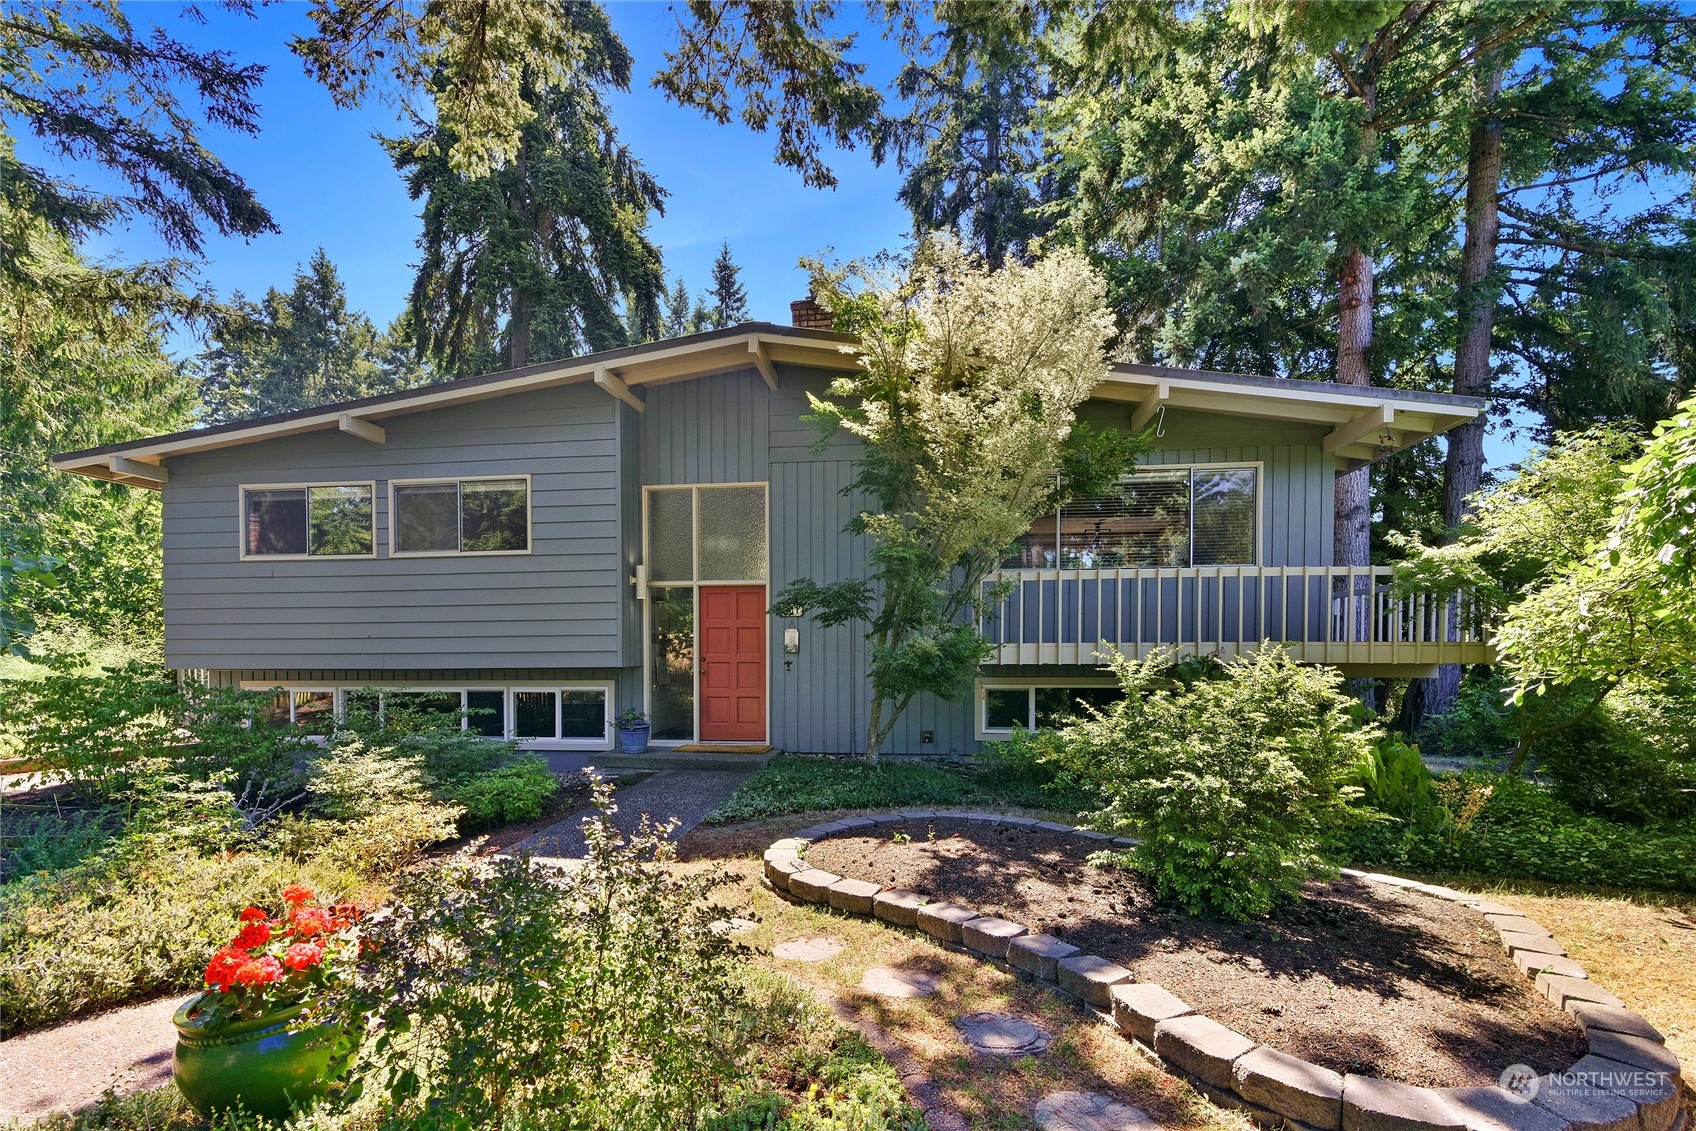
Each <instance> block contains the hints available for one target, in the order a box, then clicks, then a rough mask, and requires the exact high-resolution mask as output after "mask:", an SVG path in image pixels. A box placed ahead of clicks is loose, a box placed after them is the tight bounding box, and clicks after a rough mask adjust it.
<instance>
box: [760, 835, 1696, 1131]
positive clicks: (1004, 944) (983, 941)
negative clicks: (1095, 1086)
mask: <svg viewBox="0 0 1696 1131" xmlns="http://www.w3.org/2000/svg"><path fill="white" fill-rule="evenodd" d="M909 820H911V821H934V820H957V821H978V822H982V823H984V824H989V825H995V824H1004V825H1018V826H1025V827H1035V828H1039V829H1046V830H1049V831H1051V832H1060V833H1070V834H1072V835H1074V836H1077V837H1079V838H1080V839H1081V840H1084V841H1086V842H1096V844H1095V847H1102V846H1105V845H1111V846H1113V847H1118V848H1129V847H1133V846H1134V845H1135V844H1136V842H1135V841H1134V840H1130V839H1128V838H1125V837H1109V836H1107V835H1105V834H1103V833H1099V832H1095V831H1093V830H1090V829H1078V828H1074V827H1072V826H1071V825H1062V824H1056V823H1054V822H1051V821H1037V820H1034V819H1032V818H1029V817H1003V816H994V815H988V814H982V813H960V812H952V811H948V812H943V811H935V812H933V811H930V810H922V811H906V812H899V813H887V814H880V815H877V816H871V817H846V818H843V819H842V820H838V821H832V822H830V823H828V824H824V825H818V826H815V827H813V828H808V829H802V830H801V831H800V832H798V833H796V834H795V835H794V836H791V837H785V838H784V839H782V840H779V841H776V842H775V843H773V844H772V845H771V847H770V848H768V849H767V850H766V853H765V868H764V871H765V878H766V882H767V883H769V884H770V885H771V886H772V888H773V889H774V890H776V891H779V892H782V893H785V894H787V895H789V896H792V897H794V898H796V899H800V900H804V901H807V902H811V903H823V904H828V905H829V906H831V907H834V908H836V909H837V910H839V911H844V912H847V913H849V914H853V915H862V916H867V917H875V918H878V919H881V920H883V921H885V922H887V923H890V924H892V925H894V926H899V927H909V928H914V929H917V930H920V931H923V932H924V933H925V934H927V935H930V936H931V937H932V938H934V939H937V940H938V941H939V942H942V943H944V944H947V945H951V946H956V947H960V948H962V949H965V950H967V951H970V952H971V953H973V954H976V955H978V956H980V957H981V958H984V959H986V960H988V961H991V962H994V963H996V964H997V965H1000V966H1002V967H1003V968H1006V969H1010V970H1013V971H1016V972H1018V973H1021V974H1023V975H1025V976H1027V977H1031V978H1034V979H1037V980H1039V981H1042V982H1047V983H1051V984H1052V985H1054V986H1055V987H1056V988H1058V989H1059V990H1060V991H1061V992H1063V993H1066V994H1069V995H1070V996H1072V997H1074V998H1077V999H1079V1000H1081V1001H1083V1002H1084V1003H1086V1004H1087V1005H1089V1006H1091V1007H1093V1008H1094V1009H1097V1010H1099V1011H1101V1012H1103V1013H1106V1014H1110V1015H1111V1017H1112V1019H1113V1023H1114V1024H1115V1025H1116V1026H1117V1027H1118V1029H1119V1030H1120V1032H1121V1033H1123V1034H1124V1035H1125V1036H1126V1037H1127V1038H1129V1039H1131V1040H1135V1041H1137V1042H1140V1043H1141V1044H1142V1045H1144V1046H1146V1047H1147V1048H1149V1049H1151V1050H1152V1051H1153V1052H1154V1054H1155V1055H1156V1056H1158V1057H1159V1058H1160V1060H1161V1061H1162V1062H1163V1063H1164V1064H1166V1065H1167V1066H1168V1067H1169V1068H1170V1069H1171V1070H1173V1071H1174V1072H1176V1073H1178V1074H1179V1075H1182V1076H1183V1077H1184V1078H1185V1079H1187V1080H1188V1081H1189V1082H1190V1083H1191V1084H1193V1085H1194V1086H1195V1087H1196V1088H1197V1089H1198V1090H1199V1091H1201V1092H1202V1093H1203V1094H1204V1095H1206V1096H1207V1097H1208V1098H1210V1099H1212V1100H1213V1101H1214V1102H1216V1103H1219V1104H1221V1105H1222V1106H1226V1107H1230V1108H1235V1109H1242V1110H1244V1111H1246V1112H1247V1114H1248V1115H1249V1116H1250V1117H1251V1118H1253V1119H1254V1120H1255V1121H1256V1122H1258V1123H1261V1124H1264V1125H1269V1126H1274V1127H1291V1128H1294V1129H1296V1131H1669V1129H1670V1128H1672V1127H1673V1126H1674V1124H1675V1122H1676V1123H1677V1124H1678V1125H1679V1127H1680V1128H1681V1129H1682V1128H1683V1127H1684V1126H1685V1125H1686V1124H1687V1122H1688V1121H1687V1120H1686V1119H1685V1118H1684V1117H1683V1116H1681V1114H1680V1112H1679V1085H1680V1069H1679V1064H1678V1058H1677V1057H1675V1056H1674V1055H1673V1054H1672V1053H1671V1052H1669V1051H1668V1050H1667V1048H1666V1047H1665V1042H1664V1039H1663V1038H1662V1036H1661V1034H1660V1033H1659V1032H1658V1031H1656V1029H1655V1027H1654V1026H1653V1025H1650V1024H1649V1023H1648V1022H1647V1021H1645V1020H1644V1019H1643V1018H1642V1017H1639V1016H1638V1015H1637V1014H1635V1013H1633V1012H1631V1010H1629V1009H1628V1008H1626V1005H1625V1003H1624V1002H1623V1001H1621V1000H1620V999H1619V998H1617V997H1615V996H1614V995H1613V994H1611V993H1609V992H1608V991H1607V990H1604V989H1602V988H1601V987H1600V986H1597V985H1596V984H1595V983H1593V982H1591V981H1590V980H1589V978H1588V977H1586V976H1585V973H1584V970H1583V968H1582V967H1580V966H1579V965H1578V964H1577V963H1576V962H1574V961H1572V959H1571V958H1569V957H1567V954H1566V951H1565V950H1564V949H1563V948H1562V947H1561V945H1560V944H1559V943H1558V942H1556V941H1555V939H1554V936H1553V935H1551V934H1550V933H1549V932H1548V931H1546V930H1544V929H1543V927H1541V926H1539V925H1538V924H1537V923H1535V922H1534V921H1532V920H1531V919H1529V918H1527V917H1526V916H1524V915H1522V914H1520V913H1519V912H1518V911H1515V910H1514V909H1513V908H1511V907H1507V906H1504V905H1503V904H1499V903H1494V902H1492V901H1490V900H1488V899H1483V898H1480V897H1478V896H1472V895H1468V894H1466V893H1465V892H1460V891H1455V890H1454V889H1453V888H1446V887H1439V886H1436V885H1434V884H1424V883H1418V882H1416V881H1414V880H1407V879H1403V878H1401V877H1399V876H1387V875H1383V874H1381V873H1377V872H1358V871H1354V870H1352V869H1344V874H1345V875H1349V876H1354V877H1357V878H1359V879H1364V880H1368V881H1371V882H1373V883H1379V884H1386V885H1389V886H1392V887H1400V888H1407V889H1409V890H1411V891H1416V892H1420V893H1422V894H1425V895H1429V896H1435V897H1436V898H1438V899H1445V900H1449V901H1451V902H1454V903H1459V904H1461V905H1463V906H1466V907H1470V908H1472V909H1473V910H1475V911H1478V912H1480V913H1482V914H1483V916H1484V917H1485V919H1487V920H1488V921H1489V922H1490V925H1491V926H1493V927H1495V928H1496V930H1497V931H1498V932H1499V933H1500V934H1501V937H1502V945H1503V946H1504V947H1505V948H1506V949H1507V951H1508V953H1509V955H1510V956H1512V958H1513V960H1514V964H1515V965H1516V966H1518V967H1519V969H1520V970H1521V971H1522V972H1524V973H1525V975H1526V977H1527V978H1529V979H1531V980H1532V982H1533V984H1534V985H1535V986H1536V988H1537V990H1538V992H1539V993H1541V994H1542V995H1543V996H1544V997H1546V998H1548V999H1549V1000H1550V1001H1551V1002H1553V1003H1554V1004H1555V1005H1556V1006H1558V1007H1560V1008H1561V1009H1564V1010H1566V1011H1567V1012H1569V1013H1571V1014H1572V1015H1573V1016H1574V1017H1575V1018H1577V1019H1578V1021H1579V1023H1580V1024H1581V1025H1583V1027H1584V1033H1585V1036H1586V1038H1587V1039H1588V1041H1589V1054H1588V1055H1587V1056H1585V1057H1584V1058H1583V1059H1581V1060H1579V1061H1578V1063H1576V1064H1574V1065H1573V1066H1572V1067H1571V1068H1570V1069H1568V1071H1567V1072H1565V1073H1551V1074H1549V1075H1546V1076H1542V1077H1539V1078H1538V1079H1537V1080H1536V1094H1535V1096H1534V1097H1533V1098H1532V1100H1531V1101H1530V1102H1529V1103H1528V1102H1526V1101H1525V1100H1524V1099H1521V1098H1519V1097H1518V1096H1517V1095H1515V1094H1514V1093H1512V1092H1509V1091H1508V1090H1506V1089H1505V1088H1501V1087H1495V1086H1488V1087H1472V1088H1417V1087H1413V1086H1412V1085H1408V1084H1399V1083H1395V1082H1393V1081H1389V1080H1379V1079H1377V1078H1375V1077H1371V1076H1357V1075H1354V1074H1352V1073H1351V1074H1340V1073H1337V1072H1333V1071H1331V1070H1330V1069H1328V1068H1321V1067H1319V1066H1318V1065H1316V1064H1310V1063H1308V1062H1307V1061H1305V1060H1301V1059H1299V1058H1298V1057H1294V1056H1290V1055H1288V1054H1286V1053H1283V1052H1279V1051H1278V1050H1277V1049H1274V1048H1271V1047H1270V1046H1266V1045H1260V1044H1257V1043H1256V1042H1255V1041H1253V1040H1251V1039H1250V1038H1248V1037H1246V1036H1244V1035H1243V1034H1241V1033H1238V1032H1236V1031H1235V1030H1233V1029H1229V1028H1227V1027H1225V1026H1224V1025H1221V1024H1219V1023H1218V1022H1216V1021H1213V1020H1211V1019H1209V1018H1206V1017H1203V1016H1201V1015H1200V1014H1198V1013H1196V1012H1195V1011H1194V1010H1193V1009H1191V1008H1190V1007H1189V1006H1188V1005H1187V1004H1185V1003H1184V1002H1183V1001H1182V1000H1181V999H1179V998H1178V997H1176V996H1175V995H1173V994H1171V993H1169V992H1167V991H1166V990H1165V989H1163V988H1161V987H1160V986H1159V985H1156V984H1154V983H1152V982H1146V983H1136V982H1133V981H1132V980H1131V979H1132V974H1131V972H1130V971H1129V970H1126V969H1125V968H1124V967H1122V966H1118V965H1116V964H1114V963H1112V962H1109V961H1107V960H1106V959H1104V958H1100V957H1098V956H1096V955H1093V954H1082V953H1080V952H1079V950H1078V948H1077V947H1075V946H1072V945H1070V944H1068V943H1066V942H1064V941H1062V940H1061V939H1058V938H1055V937H1054V936H1052V935H1045V934H1033V933H1032V932H1031V931H1030V930H1029V929H1028V928H1026V927H1024V926H1023V925H1021V924H1019V923H1013V922H1009V921H1008V920H1006V919H1000V918H996V917H994V916H988V915H980V914H978V913H977V912H976V911H974V910H972V909H971V908H969V907H962V906H960V905H959V904H955V903H949V902H946V901H933V900H928V899H926V898H925V897H923V896H920V895H918V894H916V893H914V892H910V891H903V890H899V889H892V888H883V887H880V886H879V885H877V884H874V883H871V882H869V881H866V880H860V879H854V878H852V877H847V876H838V875H835V874H833V873H831V872H826V871H823V870H821V869H818V868H812V867H810V866H809V865H808V864H807V862H806V859H805V852H806V849H807V846H808V845H809V844H811V843H812V842H813V841H815V840H822V839H824V838H826V837H831V836H838V835H841V834H844V833H851V832H858V831H860V830H863V829H868V828H872V827H874V826H878V825H890V824H899V823H901V822H904V821H909Z"/></svg>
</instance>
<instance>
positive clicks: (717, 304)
mask: <svg viewBox="0 0 1696 1131" xmlns="http://www.w3.org/2000/svg"><path fill="white" fill-rule="evenodd" d="M741 274H742V268H740V267H738V266H736V260H734V259H732V258H731V257H730V241H729V240H726V241H724V244H723V246H722V247H720V248H719V249H718V258H717V259H715V260H713V274H712V279H713V284H712V286H710V287H708V288H707V296H708V297H709V298H711V299H712V306H711V307H709V311H710V317H711V319H712V326H711V328H712V329H714V330H722V329H723V328H724V327H726V326H734V325H736V324H737V323H739V322H746V321H748V291H747V288H745V287H744V286H743V285H742V281H741V278H740V276H741Z"/></svg>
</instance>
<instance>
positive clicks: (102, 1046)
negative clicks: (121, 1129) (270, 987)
mask: <svg viewBox="0 0 1696 1131" xmlns="http://www.w3.org/2000/svg"><path fill="white" fill-rule="evenodd" d="M189 996H190V995H189V994H187V993H181V994H173V995H171V996H170V997H165V998H159V999H157V1000H155V1001H149V1002H144V1003H142V1004H141V1005H130V1006H125V1007H124V1008H122V1009H114V1010H112V1011H111V1012H110V1013H102V1014H100V1015H98V1016H95V1017H89V1018H85V1019H84V1020H81V1021H71V1022H67V1023H66V1024H64V1025H56V1026H54V1027H53V1028H51V1029H42V1030H40V1031H38V1032H34V1033H26V1034H24V1035H23V1036H21V1037H13V1038H12V1039H11V1040H9V1041H0V1080H4V1081H5V1087H3V1088H0V1119H8V1118H13V1117H17V1116H23V1117H32V1116H40V1115H45V1114H46V1113H48V1112H52V1111H75V1110H76V1109H77V1108H80V1107H86V1106H87V1105H89V1104H91V1103H93V1102H94V1101H95V1100H97V1099H99V1098H100V1094H101V1093H102V1092H104V1091H105V1090H106V1089H107V1088H112V1089H114V1090H116V1091H118V1092H138V1091H141V1090H142V1089H144V1088H157V1087H159V1086H160V1085H161V1084H164V1083H165V1082H166V1081H167V1080H169V1079H170V1078H171V1048H172V1046H173V1045H174V1044H175V1043H176V1030H175V1029H173V1028H172V1027H171V1015H172V1014H173V1013H175V1012H176V1010H177V1006H179V1005H181V1004H182V1003H183V1002H184V1001H186V1000H187V999H188V997H189Z"/></svg>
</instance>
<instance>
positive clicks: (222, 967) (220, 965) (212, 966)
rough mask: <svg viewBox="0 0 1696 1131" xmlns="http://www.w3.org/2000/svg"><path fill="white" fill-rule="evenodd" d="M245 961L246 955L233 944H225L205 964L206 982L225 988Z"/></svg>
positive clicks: (221, 988)
mask: <svg viewBox="0 0 1696 1131" xmlns="http://www.w3.org/2000/svg"><path fill="white" fill-rule="evenodd" d="M245 962H247V955H246V954H244V953H242V952H241V951H239V950H237V949H236V948H235V947H233V946H227V947H225V948H224V949H222V950H220V951H219V952H218V953H217V954H214V955H213V956H212V961H211V962H208V963H207V964H206V984H207V985H209V986H216V987H218V988H219V989H220V990H227V989H229V988H230V985H231V983H233V982H234V981H235V977H236V971H237V970H239V969H241V967H242V965H243V964H244V963H245Z"/></svg>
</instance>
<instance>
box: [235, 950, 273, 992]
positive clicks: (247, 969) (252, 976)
mask: <svg viewBox="0 0 1696 1131" xmlns="http://www.w3.org/2000/svg"><path fill="white" fill-rule="evenodd" d="M282 976H283V964H282V963H280V962H278V961H277V960H276V959H275V958H272V957H271V956H270V955H266V956H265V957H264V958H254V959H250V960H249V961H247V962H244V963H242V964H241V967H240V968H239V969H237V970H236V973H235V982H236V984H237V985H239V986H263V985H267V984H269V983H271V982H275V981H278V980H280V979H281V978H282Z"/></svg>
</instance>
